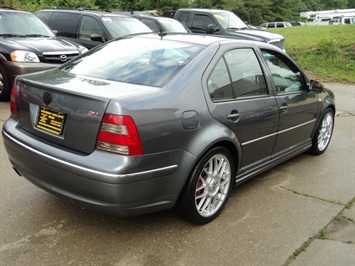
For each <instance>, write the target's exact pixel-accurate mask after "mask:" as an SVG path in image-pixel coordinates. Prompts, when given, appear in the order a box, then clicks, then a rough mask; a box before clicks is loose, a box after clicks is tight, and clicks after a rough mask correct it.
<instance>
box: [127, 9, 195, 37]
mask: <svg viewBox="0 0 355 266" xmlns="http://www.w3.org/2000/svg"><path fill="white" fill-rule="evenodd" d="M132 16H133V17H134V18H136V19H138V20H140V21H141V22H143V23H144V24H145V25H147V26H148V27H149V28H150V29H151V30H152V31H153V32H170V33H191V31H190V30H189V29H188V28H187V27H185V26H184V25H183V24H181V23H180V22H179V21H177V20H176V19H172V18H167V17H158V16H149V15H142V14H133V15H132Z"/></svg>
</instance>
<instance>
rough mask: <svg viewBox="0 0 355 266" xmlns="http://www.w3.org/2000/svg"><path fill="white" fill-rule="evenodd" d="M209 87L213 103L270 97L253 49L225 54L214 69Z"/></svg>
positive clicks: (237, 50)
mask: <svg viewBox="0 0 355 266" xmlns="http://www.w3.org/2000/svg"><path fill="white" fill-rule="evenodd" d="M207 87H208V91H209V93H210V96H211V99H212V100H213V101H226V100H233V99H238V98H245V97H260V96H266V95H268V89H267V87H266V82H265V77H264V75H263V72H262V70H261V67H260V64H259V61H258V59H257V57H256V55H255V53H254V51H253V49H235V50H231V51H228V52H227V53H225V54H224V56H223V57H222V58H221V59H220V60H219V62H218V63H217V65H216V66H215V68H214V69H213V71H212V73H211V75H210V77H209V79H208V83H207Z"/></svg>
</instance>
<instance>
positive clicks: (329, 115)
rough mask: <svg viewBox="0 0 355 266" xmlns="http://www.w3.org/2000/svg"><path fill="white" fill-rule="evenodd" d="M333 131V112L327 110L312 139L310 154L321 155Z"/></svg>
mask: <svg viewBox="0 0 355 266" xmlns="http://www.w3.org/2000/svg"><path fill="white" fill-rule="evenodd" d="M333 129H334V111H333V110H332V109H330V108H329V109H327V110H326V111H325V112H324V114H323V115H322V118H321V123H320V124H319V126H318V128H317V131H316V133H315V134H314V137H313V139H312V147H311V149H310V152H311V153H312V154H315V155H319V154H322V153H323V152H325V150H326V149H327V148H328V146H329V143H330V140H331V138H332V135H333Z"/></svg>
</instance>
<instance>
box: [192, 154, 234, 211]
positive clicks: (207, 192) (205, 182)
mask: <svg viewBox="0 0 355 266" xmlns="http://www.w3.org/2000/svg"><path fill="white" fill-rule="evenodd" d="M230 181H231V173H230V162H229V160H228V159H227V157H225V156H224V155H222V154H216V155H214V156H213V157H211V158H210V159H209V160H208V162H207V163H206V164H205V166H204V168H203V170H202V171H201V173H200V176H199V180H198V182H197V185H196V191H195V206H196V210H197V211H198V212H199V214H200V215H201V216H204V217H209V216H211V215H213V214H215V213H216V212H217V211H218V210H219V209H220V208H221V206H222V205H223V203H224V201H225V200H226V199H227V195H228V191H229V188H230Z"/></svg>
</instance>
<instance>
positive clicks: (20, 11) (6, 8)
mask: <svg viewBox="0 0 355 266" xmlns="http://www.w3.org/2000/svg"><path fill="white" fill-rule="evenodd" d="M0 12H12V13H24V14H32V13H30V12H27V11H23V10H17V9H13V8H11V7H0Z"/></svg>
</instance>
